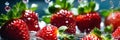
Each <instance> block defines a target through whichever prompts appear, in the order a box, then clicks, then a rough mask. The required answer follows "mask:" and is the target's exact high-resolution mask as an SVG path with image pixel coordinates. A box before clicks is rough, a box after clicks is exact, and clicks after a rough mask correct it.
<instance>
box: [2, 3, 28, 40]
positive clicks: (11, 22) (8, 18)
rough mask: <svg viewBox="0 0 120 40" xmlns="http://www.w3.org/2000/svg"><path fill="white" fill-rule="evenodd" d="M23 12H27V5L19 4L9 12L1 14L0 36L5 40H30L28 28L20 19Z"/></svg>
mask: <svg viewBox="0 0 120 40" xmlns="http://www.w3.org/2000/svg"><path fill="white" fill-rule="evenodd" d="M23 10H26V4H24V3H23V2H18V3H17V4H15V5H14V6H13V7H12V9H11V10H10V11H9V12H7V13H5V14H0V26H1V29H0V36H1V37H2V38H3V40H30V36H29V32H28V26H27V24H26V22H24V21H23V20H22V19H20V17H21V13H22V11H23Z"/></svg>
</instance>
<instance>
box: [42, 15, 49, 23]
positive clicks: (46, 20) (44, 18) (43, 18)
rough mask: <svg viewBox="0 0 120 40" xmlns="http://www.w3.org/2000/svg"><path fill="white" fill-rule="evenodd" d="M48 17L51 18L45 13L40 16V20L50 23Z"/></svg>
mask: <svg viewBox="0 0 120 40" xmlns="http://www.w3.org/2000/svg"><path fill="white" fill-rule="evenodd" d="M50 18H51V15H46V16H43V17H42V20H43V21H44V22H46V23H47V24H49V23H50Z"/></svg>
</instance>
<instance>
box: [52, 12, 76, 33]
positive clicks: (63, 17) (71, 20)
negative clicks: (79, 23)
mask: <svg viewBox="0 0 120 40" xmlns="http://www.w3.org/2000/svg"><path fill="white" fill-rule="evenodd" d="M50 23H51V24H52V25H54V26H56V27H58V28H59V27H60V26H67V27H68V29H67V30H66V33H68V34H75V31H76V28H75V26H76V22H75V17H74V16H73V13H72V12H70V11H67V10H60V11H59V12H57V13H55V14H53V15H52V17H51V21H50Z"/></svg>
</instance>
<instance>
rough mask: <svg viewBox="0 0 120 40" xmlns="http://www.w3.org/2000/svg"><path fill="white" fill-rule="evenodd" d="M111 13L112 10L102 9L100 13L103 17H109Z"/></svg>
mask: <svg viewBox="0 0 120 40" xmlns="http://www.w3.org/2000/svg"><path fill="white" fill-rule="evenodd" d="M110 13H111V10H100V14H101V16H103V17H105V18H106V17H107V16H108V15H109V14H110Z"/></svg>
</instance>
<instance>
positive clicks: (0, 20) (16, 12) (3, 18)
mask: <svg viewBox="0 0 120 40" xmlns="http://www.w3.org/2000/svg"><path fill="white" fill-rule="evenodd" d="M26 9H27V7H26V4H24V3H23V2H19V3H17V4H15V5H14V6H13V7H12V9H11V10H10V11H9V12H7V13H6V14H1V15H0V26H2V25H4V23H5V22H7V21H9V20H11V19H16V18H20V17H21V13H22V11H23V10H26Z"/></svg>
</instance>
